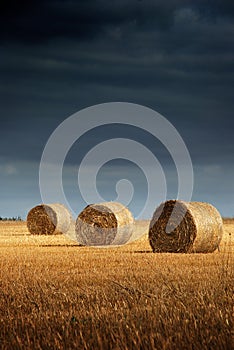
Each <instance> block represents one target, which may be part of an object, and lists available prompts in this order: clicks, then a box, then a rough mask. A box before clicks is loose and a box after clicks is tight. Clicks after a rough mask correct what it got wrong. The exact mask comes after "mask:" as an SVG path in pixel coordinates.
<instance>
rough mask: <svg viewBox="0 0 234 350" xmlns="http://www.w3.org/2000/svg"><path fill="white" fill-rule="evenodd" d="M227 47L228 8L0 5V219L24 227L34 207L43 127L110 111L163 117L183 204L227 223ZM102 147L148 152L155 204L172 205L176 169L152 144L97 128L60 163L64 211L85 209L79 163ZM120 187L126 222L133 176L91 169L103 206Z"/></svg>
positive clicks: (202, 3)
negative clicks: (185, 184)
mask: <svg viewBox="0 0 234 350" xmlns="http://www.w3.org/2000/svg"><path fill="white" fill-rule="evenodd" d="M233 38H234V2H232V1H230V0H213V1H209V0H194V1H189V0H181V1H179V0H171V1H170V0H169V1H165V0H163V1H162V0H159V1H157V0H128V1H126V0H124V1H123V0H118V1H115V0H114V1H107V0H96V1H95V0H93V1H89V0H84V1H65V0H64V1H62V0H56V1H55V0H47V1H45V0H43V1H38V2H32V1H29V0H28V1H18V2H15V1H11V0H9V1H7V2H1V5H0V118H1V124H0V130H1V135H0V181H1V182H0V188H1V197H0V198H1V200H0V216H17V215H20V216H22V217H23V218H25V217H26V215H27V211H28V210H29V209H30V208H31V207H32V206H34V205H37V204H38V203H40V202H41V198H40V190H39V184H38V170H39V163H40V159H41V155H42V152H43V149H44V147H45V144H46V142H47V140H48V138H49V137H50V135H51V133H52V132H53V131H54V130H55V128H56V127H57V126H58V125H59V124H60V123H61V122H62V121H63V120H64V119H66V118H67V117H69V116H70V115H72V114H73V113H75V112H77V111H79V110H81V109H83V108H86V107H89V106H92V105H95V104H100V103H106V102H114V101H123V102H131V103H137V104H141V105H144V106H147V107H150V108H152V109H154V110H156V111H158V112H159V113H161V114H162V115H163V116H164V117H166V118H167V119H168V120H169V121H170V122H171V123H172V124H173V125H174V126H175V128H176V129H177V130H178V131H179V133H180V134H181V136H182V138H183V140H184V142H185V143H186V145H187V148H188V150H189V152H190V155H191V159H192V162H193V167H194V192H193V200H198V201H206V202H211V203H212V204H213V205H215V206H216V207H217V208H218V209H219V210H220V212H221V214H222V215H223V216H234V200H233V198H234V181H233V179H234V137H233V132H234V118H233V109H234V39H233ZM110 137H123V138H132V139H134V140H136V141H139V142H141V143H142V144H144V145H145V146H146V147H148V148H149V149H151V150H152V151H153V152H154V154H155V155H156V156H157V158H158V159H159V160H160V163H161V166H162V168H163V170H164V171H165V174H166V179H167V184H168V193H167V197H168V198H176V196H177V190H178V188H177V187H178V184H177V178H176V169H175V166H174V164H173V161H172V160H171V158H170V155H168V152H167V150H165V148H164V147H163V145H160V144H159V143H158V142H157V140H153V138H152V137H151V136H150V135H147V133H146V132H144V131H142V130H136V129H134V128H130V127H124V126H122V127H121V126H118V127H116V128H115V129H113V127H112V128H110V127H108V126H105V127H102V129H100V128H99V129H98V130H96V131H95V130H93V131H91V132H90V133H88V134H87V135H85V136H83V137H82V139H81V140H79V141H77V143H76V144H74V146H73V147H72V149H71V150H70V152H69V154H68V155H67V158H66V162H65V165H64V191H65V193H66V195H67V198H68V200H69V202H70V203H71V206H72V209H73V210H74V212H76V213H77V214H78V212H79V211H80V210H81V209H82V208H83V207H84V206H85V205H86V203H85V202H84V201H83V200H82V198H81V195H80V193H79V189H78V188H77V169H78V167H79V164H80V161H81V160H82V157H84V156H85V154H86V153H87V151H88V150H90V149H91V148H92V147H94V146H95V144H96V143H99V142H101V141H104V140H107V139H108V138H110ZM121 178H128V179H129V180H130V181H132V184H133V185H134V187H135V191H134V196H133V200H132V202H131V203H130V208H131V209H132V211H133V213H134V215H135V216H136V215H137V214H138V213H139V210H140V208H141V207H142V205H143V204H144V203H143V202H144V200H145V198H146V192H147V183H146V179H145V176H144V174H143V172H142V170H140V169H138V168H137V166H136V165H134V164H130V163H129V162H126V161H122V162H120V161H119V160H116V161H114V160H113V161H112V162H110V163H109V164H107V165H106V166H104V167H103V169H101V170H100V174H99V175H98V188H99V190H100V193H102V195H103V197H104V198H105V199H107V200H113V199H114V198H115V195H116V192H115V183H116V181H118V180H119V179H121ZM87 186H88V183H87ZM157 204H158V200H157V198H155V205H157ZM151 214H152V213H148V215H149V216H150V215H151Z"/></svg>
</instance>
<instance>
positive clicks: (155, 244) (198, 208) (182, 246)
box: [149, 200, 223, 253]
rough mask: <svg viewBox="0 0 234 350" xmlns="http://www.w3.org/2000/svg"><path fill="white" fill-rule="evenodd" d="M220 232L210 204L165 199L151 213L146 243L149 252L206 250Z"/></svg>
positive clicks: (212, 246)
mask: <svg viewBox="0 0 234 350" xmlns="http://www.w3.org/2000/svg"><path fill="white" fill-rule="evenodd" d="M172 212H173V215H172ZM171 215H172V216H171ZM222 235H223V222H222V218H221V216H220V214H219V212H218V211H217V209H216V208H214V207H213V206H212V205H211V204H208V203H202V202H183V201H177V200H169V201H166V202H165V203H162V204H161V205H160V206H159V207H158V208H157V209H156V211H155V212H154V214H153V218H152V220H151V222H150V228H149V243H150V245H151V247H152V249H153V252H173V253H176V252H178V253H192V252H194V253H195V252H196V253H210V252H213V251H215V250H216V249H217V248H218V247H219V243H220V241H221V239H222Z"/></svg>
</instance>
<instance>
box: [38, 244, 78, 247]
mask: <svg viewBox="0 0 234 350" xmlns="http://www.w3.org/2000/svg"><path fill="white" fill-rule="evenodd" d="M38 247H44V248H45V247H66V248H70V247H71V248H72V247H84V245H82V244H39V245H38Z"/></svg>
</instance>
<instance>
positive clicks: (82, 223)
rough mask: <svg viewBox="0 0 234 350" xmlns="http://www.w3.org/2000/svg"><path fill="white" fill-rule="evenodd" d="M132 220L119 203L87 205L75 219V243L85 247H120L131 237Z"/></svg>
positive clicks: (128, 212)
mask: <svg viewBox="0 0 234 350" xmlns="http://www.w3.org/2000/svg"><path fill="white" fill-rule="evenodd" d="M133 224H134V219H133V216H132V214H131V212H130V211H129V210H128V209H127V208H126V207H125V206H124V205H122V204H121V203H117V202H105V203H99V204H91V205H88V206H87V207H86V208H85V209H84V210H83V211H82V212H81V213H80V214H79V215H78V217H77V220H76V228H75V230H76V238H77V241H78V242H79V243H81V244H83V245H87V246H109V245H122V244H125V243H127V242H128V240H129V239H130V237H131V235H132V231H133Z"/></svg>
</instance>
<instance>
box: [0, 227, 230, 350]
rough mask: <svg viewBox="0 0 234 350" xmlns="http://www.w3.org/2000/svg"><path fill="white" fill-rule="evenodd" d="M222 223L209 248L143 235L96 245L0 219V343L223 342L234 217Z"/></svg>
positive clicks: (136, 345)
mask: <svg viewBox="0 0 234 350" xmlns="http://www.w3.org/2000/svg"><path fill="white" fill-rule="evenodd" d="M147 225H148V222H138V223H137V225H136V228H135V230H136V232H137V231H144V232H145V233H146V232H147ZM224 228H225V234H224V237H223V240H222V242H221V245H220V251H216V252H214V253H212V254H165V253H161V254H153V253H152V251H151V248H150V246H149V244H148V241H147V237H146V235H145V237H143V238H142V239H141V240H139V241H137V242H133V243H130V244H128V245H125V246H122V247H119V248H111V249H110V248H103V249H100V248H96V249H95V248H88V247H80V246H79V245H78V244H77V243H76V242H74V241H72V240H71V239H69V238H68V237H65V236H63V235H57V236H32V235H30V234H29V233H28V231H27V227H26V223H25V222H0V254H1V260H0V264H1V266H0V349H13V350H14V349H43V350H44V349H66V350H67V349H116V350H117V349H121V350H125V349H126V350H127V349H160V350H161V349H193V350H196V349H215V350H216V349H232V348H233V347H234V343H233V337H234V332H233V319H234V297H233V295H234V283H233V281H234V221H233V220H229V221H226V220H225V224H224Z"/></svg>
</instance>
